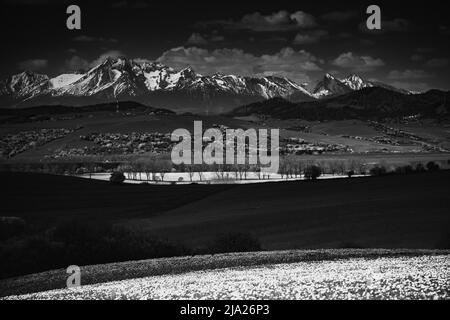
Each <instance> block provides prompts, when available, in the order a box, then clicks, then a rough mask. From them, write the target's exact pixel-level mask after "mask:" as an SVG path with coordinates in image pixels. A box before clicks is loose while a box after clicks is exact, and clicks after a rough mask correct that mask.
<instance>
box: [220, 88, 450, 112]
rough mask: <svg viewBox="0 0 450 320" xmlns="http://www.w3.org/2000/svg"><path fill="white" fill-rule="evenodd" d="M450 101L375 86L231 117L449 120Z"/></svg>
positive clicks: (269, 103)
mask: <svg viewBox="0 0 450 320" xmlns="http://www.w3.org/2000/svg"><path fill="white" fill-rule="evenodd" d="M449 99H450V91H447V92H444V91H440V90H430V91H427V92H425V93H419V94H408V95H406V94H403V93H401V92H398V91H394V90H390V89H388V88H384V87H377V86H372V87H366V88H362V89H361V90H357V91H352V92H349V93H345V94H341V95H337V96H334V97H331V98H327V99H320V100H316V101H309V102H299V103H294V102H290V101H287V100H284V99H282V98H273V99H269V100H265V101H260V102H255V103H252V104H249V105H245V106H241V107H238V108H236V109H235V110H233V111H232V112H230V113H229V114H228V115H229V116H234V117H235V116H240V117H241V116H249V115H260V116H270V117H273V118H277V119H304V120H311V121H316V120H319V121H322V120H342V119H383V118H397V119H398V118H402V117H413V118H417V117H423V118H436V119H444V118H448V116H449V113H450V108H449V103H448V101H449Z"/></svg>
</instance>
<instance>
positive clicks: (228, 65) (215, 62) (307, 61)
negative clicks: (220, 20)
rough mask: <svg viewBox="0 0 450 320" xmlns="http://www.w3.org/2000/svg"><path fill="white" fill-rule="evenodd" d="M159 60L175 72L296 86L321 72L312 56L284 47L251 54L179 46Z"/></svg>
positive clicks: (318, 62) (318, 61)
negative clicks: (277, 79)
mask: <svg viewBox="0 0 450 320" xmlns="http://www.w3.org/2000/svg"><path fill="white" fill-rule="evenodd" d="M158 61H159V62H161V63H164V64H167V65H169V66H171V67H174V68H176V69H181V68H184V67H186V66H191V67H192V68H194V70H196V71H197V72H199V73H201V74H205V75H211V74H214V73H217V72H220V73H224V74H236V75H242V76H255V75H256V76H269V75H276V76H282V77H287V78H290V79H292V80H294V81H297V82H299V83H302V82H307V81H309V76H308V75H307V72H313V71H320V70H322V68H321V67H320V66H319V64H322V63H323V60H321V59H318V58H317V57H315V56H314V55H312V54H311V53H309V52H307V51H304V50H300V51H296V50H294V49H292V48H289V47H288V48H283V49H281V50H280V51H279V52H276V53H274V54H264V55H260V56H257V55H253V54H251V53H247V52H244V51H243V50H241V49H227V48H225V49H216V50H206V49H201V48H197V47H189V48H185V47H179V48H173V49H170V50H168V51H166V52H164V53H163V54H162V55H161V57H159V58H158Z"/></svg>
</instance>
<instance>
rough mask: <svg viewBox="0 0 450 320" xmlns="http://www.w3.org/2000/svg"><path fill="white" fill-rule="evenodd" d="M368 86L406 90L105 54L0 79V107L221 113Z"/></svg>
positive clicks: (362, 82)
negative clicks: (135, 105)
mask: <svg viewBox="0 0 450 320" xmlns="http://www.w3.org/2000/svg"><path fill="white" fill-rule="evenodd" d="M367 87H383V88H386V89H388V90H392V91H395V92H400V93H402V94H409V92H406V91H404V90H400V89H396V88H393V87H390V86H388V85H384V84H381V83H376V82H372V81H367V80H364V79H363V78H361V77H359V76H357V75H351V76H349V77H347V78H345V79H337V78H335V77H333V76H331V75H329V74H327V75H325V77H324V79H323V80H322V81H320V82H319V83H318V85H317V86H316V87H315V89H314V90H313V92H309V91H308V90H307V89H306V88H305V86H304V85H299V84H297V83H295V82H294V81H292V80H289V79H287V78H284V77H275V76H268V77H242V76H237V75H224V74H220V73H218V74H214V75H211V76H204V75H201V74H198V73H196V72H195V71H194V70H193V69H192V68H191V67H187V68H184V69H182V70H175V69H173V68H171V67H168V66H165V65H163V64H161V63H159V62H147V61H145V62H143V61H137V60H132V59H125V58H117V59H111V58H107V59H105V60H104V61H103V62H102V63H100V64H99V65H97V66H95V67H93V68H92V69H90V70H88V71H87V72H81V73H80V72H74V73H66V74H61V75H59V76H56V77H54V78H50V77H48V76H47V75H41V74H36V73H34V72H30V71H24V72H22V73H20V74H17V75H13V76H11V77H9V78H7V79H4V80H3V81H0V107H9V108H11V107H13V108H26V107H34V106H42V105H67V106H86V105H93V104H99V103H108V102H111V101H116V100H117V101H136V102H139V103H143V104H145V105H151V106H155V107H159V108H166V109H170V110H173V111H176V112H193V113H202V114H205V113H206V114H209V113H211V114H218V113H226V112H229V111H231V110H233V109H234V108H236V107H238V106H242V105H247V104H251V103H254V102H259V101H265V100H269V99H272V98H277V97H280V98H283V99H285V100H287V101H290V102H293V103H297V102H311V101H317V100H320V99H324V98H330V97H335V96H339V95H343V94H347V93H350V92H353V91H357V90H360V89H363V88H367Z"/></svg>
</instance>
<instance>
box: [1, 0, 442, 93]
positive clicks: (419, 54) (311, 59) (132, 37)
mask: <svg viewBox="0 0 450 320" xmlns="http://www.w3.org/2000/svg"><path fill="white" fill-rule="evenodd" d="M0 3H1V11H0V24H1V28H2V33H1V38H2V39H1V44H2V45H1V50H0V52H1V53H0V54H1V60H0V76H1V77H2V78H3V77H6V76H8V75H10V74H14V73H18V72H20V71H22V70H23V69H30V70H33V71H36V72H40V73H45V74H48V75H49V76H54V75H57V74H60V73H62V72H68V71H70V70H74V69H87V68H89V67H92V66H93V65H95V64H96V63H97V62H98V61H101V60H102V59H104V57H107V56H112V57H114V56H118V55H123V56H127V57H129V58H136V59H137V58H139V59H147V60H159V61H161V62H163V63H165V64H167V65H169V66H172V67H175V68H182V67H185V66H186V65H190V66H192V67H193V68H194V69H195V70H196V71H197V72H199V73H202V74H213V73H215V72H222V73H233V74H241V75H257V76H261V75H282V76H287V77H288V78H291V79H293V80H295V81H297V82H309V83H315V82H316V81H317V80H318V79H319V78H321V77H322V76H323V74H324V73H326V72H329V73H332V74H334V75H336V76H342V77H343V76H345V75H347V74H350V73H357V74H360V75H362V76H364V77H366V78H368V79H376V80H378V81H383V82H386V83H389V84H392V85H395V86H398V87H402V88H405V89H410V90H426V89H429V88H440V89H446V90H448V89H450V82H449V80H450V76H449V75H450V66H449V56H450V55H449V53H450V48H449V47H450V46H449V43H450V41H449V40H450V39H449V38H450V23H449V19H448V16H447V14H450V13H449V11H447V10H446V1H436V0H430V1H422V2H420V3H419V2H411V1H401V0H400V1H376V2H374V1H348V0H346V1H325V0H302V1H292V0H290V1H284V0H276V1H248V0H240V1H231V0H227V1H198V0H191V1H186V0H185V1H174V0H172V1H161V0H160V1H154V0H149V1H144V0H135V1H133V0H112V1H111V0H110V1H89V2H88V1H76V0H72V1H70V2H67V1H64V0H62V1H61V0H59V1H52V0H0ZM68 4H78V5H79V6H80V7H81V10H82V30H80V31H70V30H68V29H67V28H66V19H67V14H66V7H67V5H68ZM370 4H378V5H379V6H380V7H381V13H382V20H383V22H382V31H381V32H370V31H368V30H367V29H366V28H365V21H366V19H367V16H368V15H367V14H366V13H365V11H366V8H367V6H368V5H370Z"/></svg>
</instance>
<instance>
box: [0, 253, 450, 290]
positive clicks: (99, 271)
mask: <svg viewBox="0 0 450 320" xmlns="http://www.w3.org/2000/svg"><path fill="white" fill-rule="evenodd" d="M449 253H450V252H449V251H448V250H447V251H442V250H407V249H396V250H386V249H370V250H367V249H339V250H291V251H275V252H250V253H232V254H218V255H203V256H190V257H177V258H164V259H152V260H142V261H129V262H120V263H111V264H102V265H91V266H84V267H82V268H81V272H82V285H83V286H86V285H91V284H99V283H106V282H111V281H120V280H126V279H140V278H145V277H153V279H157V277H158V276H168V277H172V279H175V278H176V276H174V275H181V277H183V274H187V273H189V272H198V271H203V272H210V271H208V270H218V269H220V270H224V269H225V268H239V269H240V270H243V269H254V268H260V267H263V266H266V267H268V268H269V269H273V268H276V265H280V264H288V265H292V264H296V263H320V262H324V261H328V262H332V261H338V262H339V261H342V260H349V261H350V260H351V259H356V260H358V259H360V260H361V259H371V260H374V259H378V258H386V259H388V258H391V259H394V258H406V257H410V258H411V257H430V258H432V257H434V256H438V257H439V256H443V255H448V254H449ZM447 257H448V256H447ZM447 272H448V266H447ZM66 279H67V274H66V272H65V270H64V269H58V270H52V271H47V272H43V273H37V274H33V275H27V276H23V277H18V278H14V279H7V280H0V297H5V296H11V295H21V294H27V293H32V292H39V291H47V290H54V289H62V288H64V287H65V285H66ZM143 281H146V282H147V283H152V282H153V280H150V281H149V280H148V279H147V280H146V279H143ZM194 283H196V282H195V281H191V285H192V284H194ZM86 288H88V287H86ZM199 288H201V286H197V290H199ZM81 293H82V292H81V291H80V294H81ZM168 293H169V292H168ZM222 293H224V294H226V292H222ZM142 294H145V292H144V291H143V292H142ZM210 294H212V293H210ZM215 294H220V292H219V290H217V292H216V293H215ZM63 295H67V292H64V291H63V292H62V295H61V296H60V297H62V296H63ZM55 297H56V296H55ZM81 297H82V296H78V298H81ZM105 297H109V298H112V295H111V292H108V291H107V290H105V291H104V293H103V298H105ZM91 298H94V297H93V296H91ZM129 298H132V297H131V296H129Z"/></svg>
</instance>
